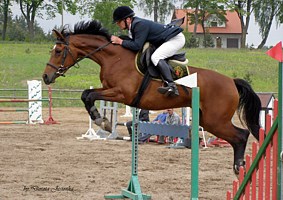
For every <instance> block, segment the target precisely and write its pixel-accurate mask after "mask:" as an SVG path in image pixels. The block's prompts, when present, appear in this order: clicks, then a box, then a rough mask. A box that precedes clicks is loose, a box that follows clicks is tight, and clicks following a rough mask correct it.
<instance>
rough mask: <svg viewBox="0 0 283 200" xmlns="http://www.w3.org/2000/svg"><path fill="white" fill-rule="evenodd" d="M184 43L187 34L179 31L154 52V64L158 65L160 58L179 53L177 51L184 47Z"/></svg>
mask: <svg viewBox="0 0 283 200" xmlns="http://www.w3.org/2000/svg"><path fill="white" fill-rule="evenodd" d="M184 45H185V36H184V34H183V33H179V34H178V35H176V36H175V37H173V38H171V39H170V40H168V41H167V42H165V43H163V44H162V45H161V46H160V47H158V48H157V49H156V50H155V52H154V53H153V54H152V56H151V61H152V62H153V64H154V66H157V64H158V62H159V60H161V59H166V58H168V57H171V56H173V55H174V54H175V53H177V51H179V50H180V49H181V48H183V47H184Z"/></svg>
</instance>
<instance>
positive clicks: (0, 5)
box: [0, 0, 11, 40]
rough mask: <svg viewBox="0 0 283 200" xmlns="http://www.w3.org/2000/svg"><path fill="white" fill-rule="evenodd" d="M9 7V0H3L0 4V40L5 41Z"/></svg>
mask: <svg viewBox="0 0 283 200" xmlns="http://www.w3.org/2000/svg"><path fill="white" fill-rule="evenodd" d="M10 5H11V3H10V0H3V1H1V3H0V10H1V15H2V16H1V18H2V19H3V26H2V40H5V38H6V32H7V24H8V15H9V6H10ZM2 13H3V14H2Z"/></svg>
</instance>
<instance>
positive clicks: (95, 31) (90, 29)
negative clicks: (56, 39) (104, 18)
mask: <svg viewBox="0 0 283 200" xmlns="http://www.w3.org/2000/svg"><path fill="white" fill-rule="evenodd" d="M61 33H62V34H63V35H64V36H66V35H70V34H71V35H77V34H90V35H101V36H104V37H106V38H107V40H109V41H110V38H111V35H110V34H109V32H108V30H107V29H106V28H104V27H102V24H101V22H100V21H98V20H91V21H80V22H78V23H76V24H75V26H74V32H72V31H71V30H70V29H69V28H68V27H67V26H64V27H63V29H62V31H61Z"/></svg>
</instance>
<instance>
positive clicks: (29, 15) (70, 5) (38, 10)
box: [16, 0, 76, 40]
mask: <svg viewBox="0 0 283 200" xmlns="http://www.w3.org/2000/svg"><path fill="white" fill-rule="evenodd" d="M16 2H17V3H18V4H19V6H20V10H21V13H22V15H23V16H24V18H25V20H26V22H27V27H28V31H29V37H30V40H33V39H34V33H35V18H36V17H41V18H42V17H43V11H44V10H45V11H46V14H47V15H48V18H54V17H55V16H56V14H57V13H60V14H61V13H62V10H63V8H64V7H66V8H67V10H68V11H69V12H71V13H72V14H75V11H76V4H75V2H73V1H72V0H64V6H63V5H62V2H63V1H62V0H52V1H48V2H46V1H44V0H16ZM48 18H47V19H48Z"/></svg>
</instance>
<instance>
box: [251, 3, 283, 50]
mask: <svg viewBox="0 0 283 200" xmlns="http://www.w3.org/2000/svg"><path fill="white" fill-rule="evenodd" d="M282 6H283V3H282V0H257V1H255V2H254V3H253V7H254V15H255V19H256V22H257V23H258V25H259V32H260V34H261V37H262V41H261V43H260V44H259V46H258V49H261V48H262V47H263V46H264V45H265V43H266V40H267V38H268V35H269V32H270V29H271V25H272V22H273V20H274V18H277V19H278V20H277V21H279V16H280V8H282ZM281 15H282V13H281Z"/></svg>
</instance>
